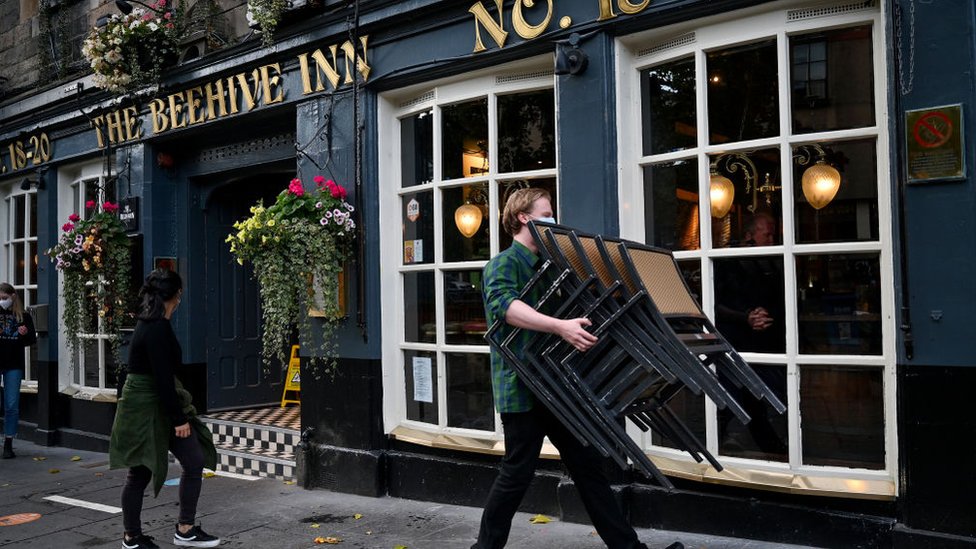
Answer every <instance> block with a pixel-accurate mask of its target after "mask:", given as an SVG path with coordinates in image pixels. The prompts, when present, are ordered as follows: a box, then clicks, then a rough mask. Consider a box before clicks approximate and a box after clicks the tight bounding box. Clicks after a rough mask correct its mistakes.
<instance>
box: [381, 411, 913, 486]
mask: <svg viewBox="0 0 976 549" xmlns="http://www.w3.org/2000/svg"><path fill="white" fill-rule="evenodd" d="M390 436H391V437H393V438H394V439H396V440H401V441H403V442H409V443H412V444H417V445H420V446H427V447H430V448H444V449H448V450H458V451H462V452H473V453H478V454H492V455H498V456H501V455H504V454H505V443H504V441H501V440H493V439H490V438H478V437H470V436H462V435H453V434H445V433H434V432H429V431H423V430H420V429H415V428H412V427H405V426H402V425H401V426H398V427H396V428H395V429H393V431H392V432H391V433H390ZM540 457H542V458H545V459H559V451H558V450H556V447H555V446H553V445H552V444H550V443H548V442H546V443H545V444H544V445H543V446H542V452H541V453H540ZM648 457H649V458H650V459H651V461H652V462H653V463H654V465H656V466H657V467H658V468H659V469H660V470H661V472H663V473H664V474H666V475H668V476H671V477H676V478H683V479H688V480H694V481H697V482H707V483H712V484H722V485H726V486H738V487H741V488H750V489H754V490H767V491H772V492H785V493H789V494H799V495H808V496H828V497H839V498H848V499H869V500H882V501H892V500H894V499H895V483H894V482H893V481H891V480H890V479H855V478H845V477H842V476H832V477H827V476H815V475H809V474H797V473H791V472H789V471H783V472H778V471H763V470H758V469H749V468H746V467H742V466H726V467H725V469H724V470H723V471H721V472H719V471H716V470H715V469H714V468H713V467H711V466H710V465H707V464H700V463H695V462H694V461H691V460H690V459H689V460H687V461H685V460H681V459H675V458H671V457H665V456H656V455H648Z"/></svg>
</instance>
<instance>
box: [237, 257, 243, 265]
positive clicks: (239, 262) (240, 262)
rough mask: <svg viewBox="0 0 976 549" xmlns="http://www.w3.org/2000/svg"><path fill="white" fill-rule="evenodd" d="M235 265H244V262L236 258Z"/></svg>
mask: <svg viewBox="0 0 976 549" xmlns="http://www.w3.org/2000/svg"><path fill="white" fill-rule="evenodd" d="M237 264H238V265H243V264H244V260H243V259H241V258H239V257H238V258H237Z"/></svg>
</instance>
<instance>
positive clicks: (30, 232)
mask: <svg viewBox="0 0 976 549" xmlns="http://www.w3.org/2000/svg"><path fill="white" fill-rule="evenodd" d="M25 181H26V180H25ZM23 186H24V185H20V186H18V185H13V186H12V187H10V189H9V192H8V194H7V196H6V199H5V201H4V202H5V208H4V210H5V211H4V214H5V216H4V218H5V223H4V224H3V228H4V234H3V248H4V257H5V258H6V260H5V265H4V276H3V280H4V281H8V282H9V283H10V285H11V286H13V287H14V290H15V291H16V292H17V295H18V296H19V297H20V300H21V303H23V304H24V307H25V308H27V307H30V306H32V305H36V304H37V261H38V256H37V185H36V184H33V185H32V184H27V185H26V186H27V187H29V189H28V190H25V189H24V188H23ZM35 321H36V319H35ZM24 353H25V355H26V356H25V358H26V361H25V363H24V364H25V366H26V368H25V372H24V385H25V386H28V387H36V386H37V346H36V345H33V346H30V347H27V348H26V349H24Z"/></svg>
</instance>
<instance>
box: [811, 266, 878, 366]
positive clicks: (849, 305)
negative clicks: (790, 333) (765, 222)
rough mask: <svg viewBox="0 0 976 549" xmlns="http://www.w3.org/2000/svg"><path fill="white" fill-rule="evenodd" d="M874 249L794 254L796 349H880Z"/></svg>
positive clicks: (858, 351)
mask: <svg viewBox="0 0 976 549" xmlns="http://www.w3.org/2000/svg"><path fill="white" fill-rule="evenodd" d="M879 271H880V263H879V257H878V255H877V254H837V255H808V256H800V257H797V258H796V277H797V294H798V295H797V308H798V312H799V328H798V334H799V339H800V340H799V349H800V352H801V353H804V354H859V355H863V354H867V355H880V354H881V277H880V272H879Z"/></svg>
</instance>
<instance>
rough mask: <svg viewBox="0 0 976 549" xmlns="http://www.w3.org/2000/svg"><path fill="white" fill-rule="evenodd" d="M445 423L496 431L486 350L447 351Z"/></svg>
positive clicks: (489, 366) (489, 365)
mask: <svg viewBox="0 0 976 549" xmlns="http://www.w3.org/2000/svg"><path fill="white" fill-rule="evenodd" d="M444 358H445V360H446V361H447V425H448V426H449V427H462V428H465V429H480V430H482V431H494V430H495V406H494V401H493V400H492V392H491V361H490V360H489V355H488V354H485V353H477V354H476V353H446V354H445V355H444Z"/></svg>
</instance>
